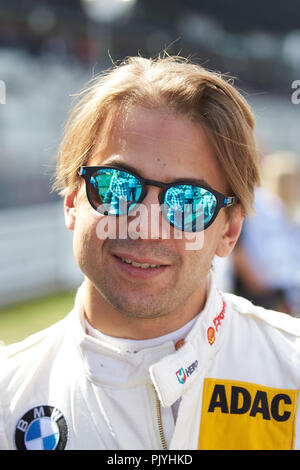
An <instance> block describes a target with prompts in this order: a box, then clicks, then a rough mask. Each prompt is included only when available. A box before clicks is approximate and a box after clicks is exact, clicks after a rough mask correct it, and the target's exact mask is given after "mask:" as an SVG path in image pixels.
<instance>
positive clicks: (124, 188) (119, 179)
mask: <svg viewBox="0 0 300 470" xmlns="http://www.w3.org/2000/svg"><path fill="white" fill-rule="evenodd" d="M141 193H142V185H141V183H140V181H139V180H138V179H137V178H136V177H135V176H133V175H131V174H130V173H128V172H127V171H124V170H116V169H113V168H101V169H99V170H97V171H96V172H95V174H93V175H92V176H91V179H90V194H91V198H92V201H93V203H94V205H95V206H96V207H97V210H98V211H99V212H101V213H102V214H107V215H124V214H127V213H128V212H129V211H130V210H131V209H132V208H133V207H134V206H135V204H136V203H137V201H138V200H139V198H140V196H141Z"/></svg>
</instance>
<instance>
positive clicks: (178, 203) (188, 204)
mask: <svg viewBox="0 0 300 470" xmlns="http://www.w3.org/2000/svg"><path fill="white" fill-rule="evenodd" d="M216 206H217V200H216V197H215V196H214V195H213V194H212V193H211V192H210V191H208V190H207V189H204V188H200V187H198V186H193V185H189V184H182V185H176V186H172V187H171V188H169V189H168V190H167V191H166V194H165V200H164V206H163V212H164V214H165V215H166V216H167V218H168V220H169V221H170V222H171V224H172V225H174V226H175V227H176V228H178V229H180V230H184V231H186V232H201V231H202V230H204V228H205V227H206V226H207V224H208V223H209V222H210V221H211V219H212V217H213V215H214V213H215V209H216Z"/></svg>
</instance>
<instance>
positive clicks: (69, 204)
mask: <svg viewBox="0 0 300 470" xmlns="http://www.w3.org/2000/svg"><path fill="white" fill-rule="evenodd" d="M76 197H77V191H74V192H73V193H70V194H67V195H66V196H65V199H64V214H65V224H66V226H67V228H68V229H69V230H74V227H75V221H76Z"/></svg>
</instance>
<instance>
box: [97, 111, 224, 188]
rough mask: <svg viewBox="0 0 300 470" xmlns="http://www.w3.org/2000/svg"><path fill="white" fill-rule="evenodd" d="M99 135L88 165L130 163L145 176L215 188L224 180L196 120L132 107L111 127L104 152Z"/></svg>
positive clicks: (211, 149)
mask: <svg viewBox="0 0 300 470" xmlns="http://www.w3.org/2000/svg"><path fill="white" fill-rule="evenodd" d="M101 145H102V144H101V137H99V145H98V147H97V146H96V149H95V152H94V155H93V158H92V160H91V162H90V164H93V165H103V164H113V163H118V164H122V162H123V163H124V164H127V165H130V166H131V167H133V168H135V169H136V171H137V172H139V174H140V175H141V176H143V177H145V178H150V179H157V180H161V181H166V182H168V181H172V180H174V179H178V178H199V179H205V180H206V181H207V182H208V183H209V184H210V185H211V186H212V187H214V188H215V189H217V190H220V191H222V190H224V188H225V183H224V179H223V177H222V171H221V169H220V167H219V164H218V161H217V159H216V156H215V153H214V150H213V147H212V145H211V142H210V140H209V138H208V136H207V135H206V133H205V132H204V130H203V128H202V127H201V125H200V124H199V123H196V122H192V121H191V120H189V119H188V118H187V117H185V116H183V115H178V114H175V113H172V112H170V111H169V110H165V109H146V108H141V107H135V108H131V109H128V110H126V111H124V112H122V113H121V114H120V115H119V117H118V118H117V119H116V122H115V123H114V125H113V126H112V129H111V133H110V136H109V139H108V142H107V147H106V148H105V151H104V150H103V149H101Z"/></svg>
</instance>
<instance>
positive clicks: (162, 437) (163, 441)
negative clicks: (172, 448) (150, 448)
mask: <svg viewBox="0 0 300 470" xmlns="http://www.w3.org/2000/svg"><path fill="white" fill-rule="evenodd" d="M151 385H152V389H153V390H154V395H155V406H156V422H157V428H158V432H159V437H160V442H161V445H162V448H163V450H168V446H167V442H166V438H165V433H164V428H163V424H162V417H161V405H160V401H159V398H158V395H157V391H156V390H155V387H154V385H153V384H151Z"/></svg>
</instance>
